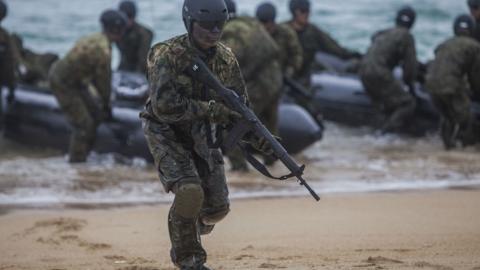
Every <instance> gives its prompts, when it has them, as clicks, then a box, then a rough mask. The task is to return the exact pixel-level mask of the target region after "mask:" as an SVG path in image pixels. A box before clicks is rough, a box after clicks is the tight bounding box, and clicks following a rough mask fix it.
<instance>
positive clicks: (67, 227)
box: [24, 218, 87, 235]
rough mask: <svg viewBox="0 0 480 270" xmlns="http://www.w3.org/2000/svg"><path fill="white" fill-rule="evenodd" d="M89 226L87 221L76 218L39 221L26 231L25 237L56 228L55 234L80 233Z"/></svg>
mask: <svg viewBox="0 0 480 270" xmlns="http://www.w3.org/2000/svg"><path fill="white" fill-rule="evenodd" d="M86 225H87V221H85V220H83V219H74V218H56V219H48V220H42V221H37V222H35V224H34V225H33V227H31V228H29V229H26V230H25V233H24V235H28V234H31V233H35V232H37V231H38V230H41V229H44V228H54V229H55V231H54V232H55V233H57V234H60V233H66V232H78V231H80V230H82V229H83V227H85V226H86Z"/></svg>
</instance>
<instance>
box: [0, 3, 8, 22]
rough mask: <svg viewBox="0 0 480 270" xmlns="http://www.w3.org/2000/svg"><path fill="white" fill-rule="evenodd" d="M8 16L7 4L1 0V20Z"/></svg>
mask: <svg viewBox="0 0 480 270" xmlns="http://www.w3.org/2000/svg"><path fill="white" fill-rule="evenodd" d="M6 16H7V5H6V4H5V3H4V2H3V1H2V0H0V21H2V20H3V19H4V18H5V17H6Z"/></svg>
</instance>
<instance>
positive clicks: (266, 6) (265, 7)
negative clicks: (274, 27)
mask: <svg viewBox="0 0 480 270" xmlns="http://www.w3.org/2000/svg"><path fill="white" fill-rule="evenodd" d="M256 16H257V19H258V20H259V21H261V22H264V23H265V22H274V21H275V17H276V16H277V11H276V9H275V6H274V5H272V4H271V3H263V4H260V5H259V6H258V8H257V13H256Z"/></svg>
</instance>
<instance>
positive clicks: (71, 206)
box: [0, 185, 480, 216]
mask: <svg viewBox="0 0 480 270" xmlns="http://www.w3.org/2000/svg"><path fill="white" fill-rule="evenodd" d="M477 190H478V191H480V185H460V186H451V187H447V188H428V189H424V188H418V189H415V188H413V189H398V190H390V189H389V190H373V191H364V192H354V191H352V192H330V193H324V194H318V195H319V196H320V198H321V199H320V202H319V203H321V202H322V200H323V198H324V197H330V198H332V197H345V196H347V197H353V196H364V195H365V196H369V195H375V194H402V193H407V194H408V193H423V192H426V193H431V192H442V191H477ZM308 198H310V199H312V201H313V198H312V197H311V196H310V195H308V194H306V195H305V194H303V195H302V194H300V193H295V194H293V195H288V196H287V195H283V194H278V195H276V194H272V195H259V196H252V197H248V196H239V197H236V196H230V201H232V202H242V201H257V200H283V199H285V200H288V199H308ZM172 201H173V195H172V200H162V201H157V202H152V201H143V202H142V201H138V202H93V203H88V202H87V203H82V202H67V203H25V204H15V203H5V204H2V203H0V216H1V215H2V213H5V212H14V211H28V210H48V211H61V210H109V209H117V208H118V209H124V208H135V207H143V206H145V207H155V206H164V205H170V204H171V203H172ZM313 202H314V201H313Z"/></svg>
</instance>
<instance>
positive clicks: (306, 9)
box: [298, 8, 310, 14]
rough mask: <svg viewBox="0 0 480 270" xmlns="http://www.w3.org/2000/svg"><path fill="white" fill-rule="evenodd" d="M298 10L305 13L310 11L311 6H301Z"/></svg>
mask: <svg viewBox="0 0 480 270" xmlns="http://www.w3.org/2000/svg"><path fill="white" fill-rule="evenodd" d="M298 10H300V12H302V13H303V14H305V13H310V9H309V8H299V9H298Z"/></svg>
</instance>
